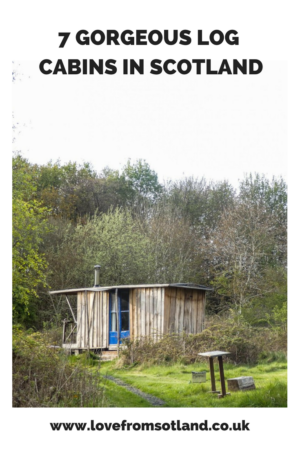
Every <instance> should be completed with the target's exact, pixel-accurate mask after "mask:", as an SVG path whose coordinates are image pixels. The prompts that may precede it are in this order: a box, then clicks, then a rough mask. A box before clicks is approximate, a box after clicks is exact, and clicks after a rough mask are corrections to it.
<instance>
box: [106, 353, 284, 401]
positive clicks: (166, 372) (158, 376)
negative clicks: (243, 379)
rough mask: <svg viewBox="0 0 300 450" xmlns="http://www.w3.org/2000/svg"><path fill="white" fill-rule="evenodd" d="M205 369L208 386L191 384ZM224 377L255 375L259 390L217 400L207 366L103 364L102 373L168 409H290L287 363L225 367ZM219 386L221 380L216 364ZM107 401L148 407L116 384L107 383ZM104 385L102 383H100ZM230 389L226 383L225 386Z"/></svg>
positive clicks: (218, 386)
mask: <svg viewBox="0 0 300 450" xmlns="http://www.w3.org/2000/svg"><path fill="white" fill-rule="evenodd" d="M202 370H206V371H207V374H206V379H207V381H206V383H201V384H198V383H197V384H196V383H190V381H191V379H192V372H193V371H195V372H199V371H202ZM224 372H225V378H226V379H227V378H234V377H238V376H252V377H253V379H254V382H255V385H256V390H254V391H246V392H232V393H231V395H230V396H226V397H225V398H223V399H218V397H217V395H214V394H210V393H209V391H210V389H211V385H210V375H209V369H208V365H207V364H191V365H183V364H173V365H170V366H151V367H143V366H132V367H127V368H121V369H120V368H117V365H116V363H115V362H102V363H101V369H100V373H101V374H102V375H111V376H114V377H115V378H119V379H121V380H123V381H124V382H125V383H127V384H129V385H131V386H134V387H136V388H138V389H140V390H141V391H143V392H145V393H147V394H151V395H154V396H155V397H158V398H160V399H162V400H164V401H165V402H166V404H165V407H202V408H205V407H216V408H218V407H219V408H220V407H221V408H224V407H229V408H230V407H286V406H287V363H286V362H272V363H264V364H258V365H256V366H246V365H243V366H242V365H240V366H234V365H231V364H224ZM215 375H216V385H217V389H219V388H220V378H219V373H218V368H217V365H215ZM103 383H104V385H105V401H104V403H103V406H116V407H149V406H151V405H150V404H149V403H148V402H147V401H146V400H143V399H142V398H140V397H139V396H137V395H135V394H133V393H131V392H128V391H127V390H126V389H125V388H123V387H121V386H117V385H116V384H115V383H113V382H111V381H109V380H104V381H103ZM101 384H102V382H101ZM226 388H227V383H226Z"/></svg>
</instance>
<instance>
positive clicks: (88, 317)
mask: <svg viewBox="0 0 300 450" xmlns="http://www.w3.org/2000/svg"><path fill="white" fill-rule="evenodd" d="M108 329H109V292H108V291H100V292H89V291H85V292H78V294H77V348H79V349H86V348H90V349H95V348H106V347H108Z"/></svg>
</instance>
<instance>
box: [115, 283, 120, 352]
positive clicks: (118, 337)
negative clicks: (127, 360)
mask: <svg viewBox="0 0 300 450" xmlns="http://www.w3.org/2000/svg"><path fill="white" fill-rule="evenodd" d="M115 299H116V310H117V354H118V357H119V345H120V323H119V300H118V289H115Z"/></svg>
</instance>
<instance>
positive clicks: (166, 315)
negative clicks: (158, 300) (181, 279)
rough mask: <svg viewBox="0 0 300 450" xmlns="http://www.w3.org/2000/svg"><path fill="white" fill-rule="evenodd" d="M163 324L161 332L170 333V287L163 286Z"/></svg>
mask: <svg viewBox="0 0 300 450" xmlns="http://www.w3.org/2000/svg"><path fill="white" fill-rule="evenodd" d="M163 291H164V325H163V333H165V334H167V333H170V309H171V308H170V307H171V298H170V288H164V289H163Z"/></svg>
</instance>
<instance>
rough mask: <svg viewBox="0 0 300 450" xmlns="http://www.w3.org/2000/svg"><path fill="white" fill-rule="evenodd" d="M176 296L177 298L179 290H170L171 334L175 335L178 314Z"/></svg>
mask: <svg viewBox="0 0 300 450" xmlns="http://www.w3.org/2000/svg"><path fill="white" fill-rule="evenodd" d="M176 296H177V289H176V288H171V289H170V322H169V327H170V332H171V333H175V312H176Z"/></svg>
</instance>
